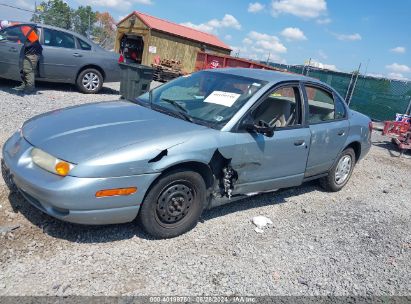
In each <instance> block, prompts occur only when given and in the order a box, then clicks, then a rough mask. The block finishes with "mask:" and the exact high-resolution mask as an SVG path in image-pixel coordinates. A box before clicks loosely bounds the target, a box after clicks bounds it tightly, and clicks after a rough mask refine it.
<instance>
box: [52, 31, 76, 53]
mask: <svg viewBox="0 0 411 304" xmlns="http://www.w3.org/2000/svg"><path fill="white" fill-rule="evenodd" d="M44 45H46V46H54V47H61V48H67V49H74V48H75V42H74V37H73V35H70V34H68V33H63V32H60V31H56V30H51V29H48V28H45V29H44Z"/></svg>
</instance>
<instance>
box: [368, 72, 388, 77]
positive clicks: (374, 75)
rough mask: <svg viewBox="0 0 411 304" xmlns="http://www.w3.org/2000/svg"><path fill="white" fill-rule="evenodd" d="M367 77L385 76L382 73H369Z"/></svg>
mask: <svg viewBox="0 0 411 304" xmlns="http://www.w3.org/2000/svg"><path fill="white" fill-rule="evenodd" d="M367 76H370V77H374V78H384V75H383V74H381V73H367Z"/></svg>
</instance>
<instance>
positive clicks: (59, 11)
mask: <svg viewBox="0 0 411 304" xmlns="http://www.w3.org/2000/svg"><path fill="white" fill-rule="evenodd" d="M36 10H37V13H35V14H33V16H32V18H31V21H34V22H37V23H44V24H48V25H53V26H58V27H61V28H64V29H71V26H72V22H71V20H72V18H71V17H72V13H73V10H72V9H71V8H70V6H68V4H67V3H65V2H64V1H63V0H48V2H45V1H43V2H41V3H40V5H39V7H37V8H36Z"/></svg>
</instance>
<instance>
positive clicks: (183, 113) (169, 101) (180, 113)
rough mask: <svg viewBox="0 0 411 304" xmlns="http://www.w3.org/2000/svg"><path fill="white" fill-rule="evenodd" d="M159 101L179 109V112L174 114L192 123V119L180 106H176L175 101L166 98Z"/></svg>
mask: <svg viewBox="0 0 411 304" xmlns="http://www.w3.org/2000/svg"><path fill="white" fill-rule="evenodd" d="M161 100H163V101H165V102H167V103H169V104H171V105H173V106H174V107H175V108H178V109H180V110H181V111H177V112H175V113H178V114H179V115H180V117H182V118H184V119H185V120H187V121H189V122H193V118H191V116H190V115H188V114H187V110H186V109H185V108H184V107H183V106H182V105H180V104H178V102H177V101H175V100H172V99H167V98H161Z"/></svg>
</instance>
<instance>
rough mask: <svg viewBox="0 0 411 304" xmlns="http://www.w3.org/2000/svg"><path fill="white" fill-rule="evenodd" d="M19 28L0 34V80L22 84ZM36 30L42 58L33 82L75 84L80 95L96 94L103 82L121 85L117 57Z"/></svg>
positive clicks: (61, 33) (53, 31)
mask: <svg viewBox="0 0 411 304" xmlns="http://www.w3.org/2000/svg"><path fill="white" fill-rule="evenodd" d="M21 25H22V24H16V25H13V26H10V27H7V28H5V29H3V30H1V31H0V78H5V79H11V80H17V81H20V80H21V76H20V70H21V67H22V64H21V60H22V58H23V54H22V43H21V42H22V41H24V40H25V38H24V35H23V33H22V32H21V30H20V26H21ZM30 25H31V26H33V25H34V26H36V27H37V29H38V32H39V37H40V43H41V45H42V47H43V55H42V56H41V58H40V61H39V63H38V67H37V70H36V80H40V81H46V82H60V83H71V84H75V85H76V86H77V88H78V89H79V90H80V91H81V92H83V93H90V94H93V93H98V92H99V91H100V89H101V88H102V86H103V83H104V82H117V81H120V67H119V65H118V57H119V55H118V54H116V53H114V52H109V51H106V50H105V49H103V48H101V47H100V46H98V45H96V44H95V43H93V42H92V41H90V40H88V39H87V38H86V37H84V36H81V35H79V34H77V33H74V32H71V31H68V30H64V29H61V28H57V27H53V26H48V25H43V24H30Z"/></svg>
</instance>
